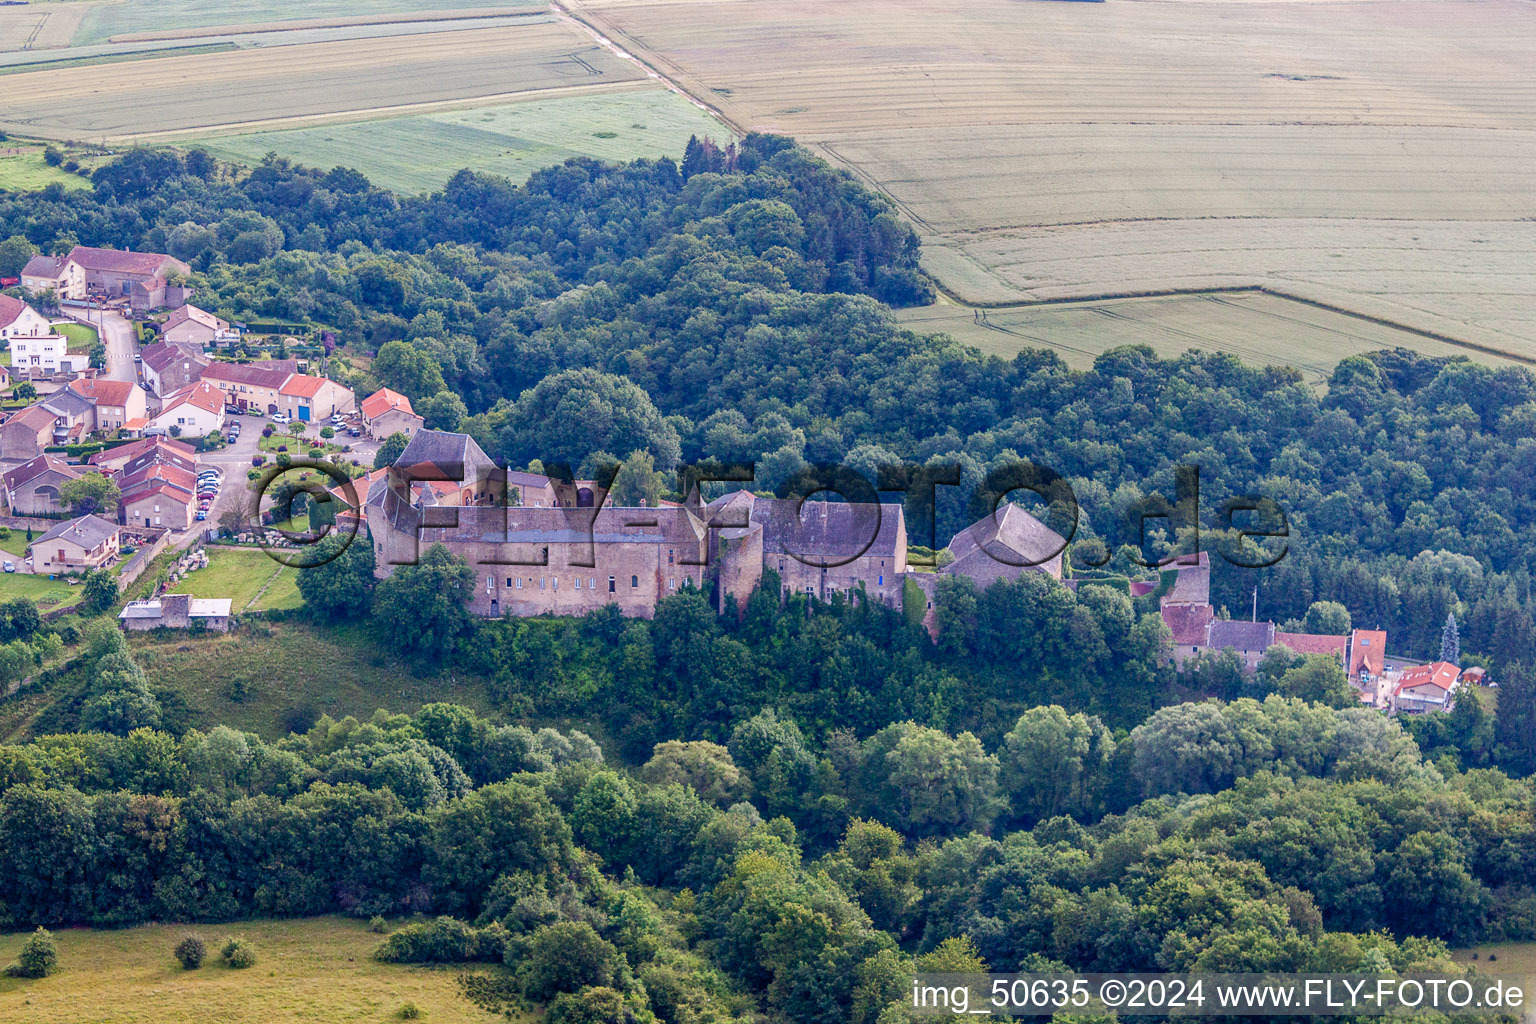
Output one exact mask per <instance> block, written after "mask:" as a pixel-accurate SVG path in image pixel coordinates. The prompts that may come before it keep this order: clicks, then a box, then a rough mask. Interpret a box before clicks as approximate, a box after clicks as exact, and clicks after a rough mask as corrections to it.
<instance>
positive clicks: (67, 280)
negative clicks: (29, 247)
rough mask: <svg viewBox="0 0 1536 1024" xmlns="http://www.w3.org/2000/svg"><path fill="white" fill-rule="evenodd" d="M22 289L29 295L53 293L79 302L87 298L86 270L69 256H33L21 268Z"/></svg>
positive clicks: (61, 297)
mask: <svg viewBox="0 0 1536 1024" xmlns="http://www.w3.org/2000/svg"><path fill="white" fill-rule="evenodd" d="M21 287H22V289H23V290H24V291H26V292H27V294H29V295H41V294H43V293H44V292H53V293H54V295H56V296H57V297H58V298H60V299H72V300H76V301H78V300H80V299H83V298H85V268H84V267H82V266H80V264H78V263H76V262H75V261H74V260H72V259H70V258H69V257H68V256H42V255H39V256H33V257H32V258H31V259H30V260H28V261H27V265H26V266H24V267H22V268H21Z"/></svg>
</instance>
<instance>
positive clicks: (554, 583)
mask: <svg viewBox="0 0 1536 1024" xmlns="http://www.w3.org/2000/svg"><path fill="white" fill-rule="evenodd" d="M551 581H552V582H551V583H550V585H551V586H553V587H554V588H555V589H556V590H559V589H560V577H559V576H553V577H551Z"/></svg>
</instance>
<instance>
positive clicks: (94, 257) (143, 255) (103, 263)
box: [69, 245, 192, 277]
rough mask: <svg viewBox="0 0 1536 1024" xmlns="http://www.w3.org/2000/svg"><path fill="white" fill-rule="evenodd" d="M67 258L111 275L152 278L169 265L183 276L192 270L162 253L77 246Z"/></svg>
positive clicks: (87, 268)
mask: <svg viewBox="0 0 1536 1024" xmlns="http://www.w3.org/2000/svg"><path fill="white" fill-rule="evenodd" d="M69 258H70V259H72V260H74V261H75V262H76V263H78V264H80V266H82V267H84V268H85V269H86V270H95V271H98V272H100V271H105V272H107V273H112V274H139V275H141V276H143V277H154V276H156V275H158V274H159V273H160V271H161V269H162V268H164V267H165V265H166V264H167V263H169V264H170V265H171V266H172V267H174V268H175V269H177V270H180V271H181V272H182V273H183V274H185V273H187V272H188V271H189V270H191V269H192V268H191V267H189V266H187V265H186V264H185V263H183V262H181V261H180V260H178V259H175V258H173V257H171V256H167V255H166V254H165V253H163V252H132V251H130V250H127V249H97V248H93V247H92V246H88V245H77V246H75V247H74V248H73V249H71V250H70V251H69Z"/></svg>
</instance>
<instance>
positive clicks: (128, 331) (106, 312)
mask: <svg viewBox="0 0 1536 1024" xmlns="http://www.w3.org/2000/svg"><path fill="white" fill-rule="evenodd" d="M65 312H66V313H68V314H69V315H70V316H71V317H73V318H74V319H76V320H79V321H80V322H81V323H85V324H89V325H91V326H92V327H95V328H96V329H97V330H98V331H99V332H100V334H101V342H102V344H103V345H105V346H106V349H107V368H106V371H105V373H106V376H107V378H108V379H109V380H125V381H127V382H128V383H130V384H137V383H138V382H139V368H138V366H137V364H135V363H134V361H133V357H134V356H135V355H136V354H137V353H138V351H139V342H138V334H137V332H136V331H135V330H134V328H133V324H132V323H131V322H130V321H129V320H128V319H127V318H125V317H124V316H122V314H120V313H115V312H113V311H112V310H110V309H80V308H79V307H68V308H66V309H65Z"/></svg>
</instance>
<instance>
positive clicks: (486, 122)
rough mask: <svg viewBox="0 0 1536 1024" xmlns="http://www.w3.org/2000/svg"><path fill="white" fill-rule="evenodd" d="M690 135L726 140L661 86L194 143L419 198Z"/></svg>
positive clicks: (618, 155)
mask: <svg viewBox="0 0 1536 1024" xmlns="http://www.w3.org/2000/svg"><path fill="white" fill-rule="evenodd" d="M690 135H713V136H715V137H716V138H727V137H729V132H728V131H727V130H726V129H725V127H724V126H723V125H721V124H720V122H719V121H717V120H715V119H714V118H713V117H711V116H710V115H709V114H707V113H706V112H705V111H703V110H701V109H700V108H698V107H697V106H695V105H694V104H692V103H689V102H688V101H687V100H686V99H684V98H683V97H681V96H679V95H677V94H676V93H674V92H671V91H670V90H667V89H663V88H659V87H658V88H649V89H643V90H639V91H634V92H606V93H601V94H598V95H587V96H572V97H566V98H556V99H548V100H530V101H527V102H523V103H509V104H504V105H500V106H493V107H475V108H471V109H467V110H452V111H443V112H441V113H434V114H421V115H417V116H413V117H396V118H389V119H385V120H378V121H355V122H351V123H347V124H332V125H325V126H322V127H315V128H293V129H285V130H281V131H262V132H252V133H250V134H247V135H227V136H221V137H215V138H210V139H207V140H205V141H200V142H198V143H197V145H198V146H199V147H200V148H204V149H207V150H208V151H209V152H211V153H214V154H215V155H217V156H220V157H223V158H224V159H227V160H233V161H236V162H247V163H254V162H257V161H259V160H260V159H261V158H262V157H263V156H265V155H266V154H267V153H271V152H275V153H277V154H278V155H279V156H285V157H288V158H290V159H292V160H296V161H298V162H300V163H306V164H313V165H316V166H321V167H326V166H330V165H331V164H334V163H336V162H338V161H341V162H345V163H346V164H347V165H348V166H350V167H354V168H356V169H357V170H360V171H362V172H363V173H364V174H366V175H368V177H369V178H371V179H372V180H373V181H374V182H376V183H377V184H380V185H384V186H386V187H388V188H392V189H395V190H396V191H399V192H418V191H423V190H430V189H435V188H439V187H441V186H442V184H443V183H444V182H445V181H447V180H448V179H449V178H450V177H452V175H453V174H454V172H456V171H458V170H459V169H460V168H463V167H473V168H474V169H475V170H478V171H489V172H492V173H495V174H504V175H506V176H507V177H509V178H511V179H512V180H514V181H523V180H524V179H526V178H527V177H528V175H529V174H531V173H532V172H533V171H535V170H538V169H539V168H541V167H548V166H550V165H551V164H557V163H560V162H561V161H563V160H566V159H568V158H570V157H572V156H577V155H587V156H594V157H598V158H599V159H604V160H630V159H634V158H636V157H651V156H666V155H669V156H673V157H681V156H682V153H683V147H684V146H685V145H686V144H687V142H688V137H689V136H690Z"/></svg>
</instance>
